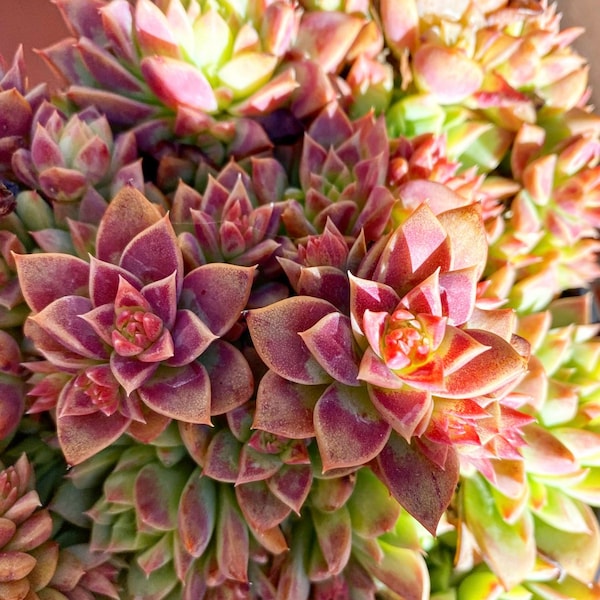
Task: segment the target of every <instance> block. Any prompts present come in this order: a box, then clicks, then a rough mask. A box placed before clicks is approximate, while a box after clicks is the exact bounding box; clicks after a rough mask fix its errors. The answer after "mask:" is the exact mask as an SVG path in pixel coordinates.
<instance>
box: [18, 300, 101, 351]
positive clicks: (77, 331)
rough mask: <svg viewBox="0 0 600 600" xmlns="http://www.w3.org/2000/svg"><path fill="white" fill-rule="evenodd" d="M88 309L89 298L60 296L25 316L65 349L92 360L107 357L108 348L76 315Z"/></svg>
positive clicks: (90, 306)
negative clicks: (41, 308)
mask: <svg viewBox="0 0 600 600" xmlns="http://www.w3.org/2000/svg"><path fill="white" fill-rule="evenodd" d="M91 308H92V303H91V302H90V299H89V298H84V297H83V296H64V297H62V298H58V299H57V300H55V301H54V302H52V303H51V304H49V305H48V306H46V307H45V308H44V309H43V310H42V311H40V312H39V313H37V314H35V315H33V316H31V317H29V318H30V320H31V321H33V322H34V323H35V324H36V325H37V326H38V327H40V328H41V329H42V330H43V331H45V332H46V333H47V334H48V335H50V336H51V337H52V338H54V339H55V340H56V341H57V342H58V343H59V344H61V345H62V346H63V347H64V348H65V349H66V350H67V351H68V352H74V353H76V354H79V355H80V356H82V357H85V358H91V359H95V360H106V359H108V356H109V355H108V351H107V348H106V346H105V344H104V343H103V342H102V340H101V339H100V338H99V337H98V336H97V335H96V332H95V331H94V330H93V328H92V327H91V326H90V324H89V323H87V322H86V321H85V320H84V319H80V318H79V316H80V315H84V314H85V313H87V312H88V311H89V310H90V309H91Z"/></svg>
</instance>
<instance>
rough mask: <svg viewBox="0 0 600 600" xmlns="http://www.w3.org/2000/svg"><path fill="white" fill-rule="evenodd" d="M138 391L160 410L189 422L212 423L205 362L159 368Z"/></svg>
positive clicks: (153, 406)
mask: <svg viewBox="0 0 600 600" xmlns="http://www.w3.org/2000/svg"><path fill="white" fill-rule="evenodd" d="M138 393H139V395H140V398H141V399H142V401H143V402H144V403H145V404H146V406H148V407H150V408H151V409H152V410H154V411H156V412H157V413H159V414H161V415H164V416H166V417H170V418H171V419H175V420H177V421H185V422H187V423H197V424H198V425H202V424H204V425H210V380H209V378H208V373H207V372H206V369H205V368H204V366H203V365H201V364H200V363H198V362H192V363H190V364H189V365H186V366H185V367H179V368H169V367H163V368H161V369H159V370H158V371H157V372H156V373H155V374H154V376H153V377H152V379H151V380H150V381H148V382H146V383H145V384H143V385H142V386H141V387H140V388H139V389H138Z"/></svg>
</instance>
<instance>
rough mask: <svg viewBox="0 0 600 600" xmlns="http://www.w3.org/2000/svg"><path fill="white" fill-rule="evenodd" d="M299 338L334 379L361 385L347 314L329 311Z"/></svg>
mask: <svg viewBox="0 0 600 600" xmlns="http://www.w3.org/2000/svg"><path fill="white" fill-rule="evenodd" d="M300 337H301V338H302V339H303V341H304V343H305V344H306V345H307V347H308V349H309V350H310V351H311V353H312V355H313V356H314V357H315V358H316V359H317V361H318V362H319V364H320V365H321V366H322V367H323V368H324V369H325V371H327V373H329V375H331V377H333V379H334V380H336V381H339V382H341V383H344V384H346V385H353V386H357V385H360V384H359V382H358V379H357V376H358V365H359V362H360V359H359V357H358V353H357V351H356V349H355V347H354V336H353V334H352V327H351V325H350V319H349V318H348V317H346V316H345V315H342V314H340V313H338V312H334V313H329V314H328V315H326V316H325V317H323V318H322V319H321V320H320V321H319V322H318V323H316V324H315V325H313V326H312V327H311V328H310V329H307V330H306V331H303V332H301V333H300Z"/></svg>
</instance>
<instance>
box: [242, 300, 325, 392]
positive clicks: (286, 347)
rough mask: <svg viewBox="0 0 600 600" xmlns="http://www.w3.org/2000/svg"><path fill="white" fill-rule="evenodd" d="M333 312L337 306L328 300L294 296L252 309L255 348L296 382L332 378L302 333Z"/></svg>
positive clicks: (268, 364)
mask: <svg viewBox="0 0 600 600" xmlns="http://www.w3.org/2000/svg"><path fill="white" fill-rule="evenodd" d="M333 312H337V311H336V310H335V307H334V306H333V305H331V304H329V302H326V301H325V300H321V299H319V298H310V297H308V296H295V297H292V298H287V299H285V300H281V301H279V302H276V303H275V304H271V305H269V306H266V307H264V308H258V309H255V310H251V311H250V312H249V313H248V316H247V322H248V327H249V330H250V335H251V337H252V341H253V342H254V347H255V348H256V351H257V352H258V354H259V355H260V357H261V358H262V360H263V361H264V363H265V364H266V365H267V366H268V367H269V368H270V369H272V370H273V371H275V372H276V373H277V374H278V375H280V376H282V377H284V378H285V379H289V380H290V381H293V382H295V383H303V384H307V385H316V384H321V383H327V382H328V381H330V377H329V375H328V374H327V373H326V371H324V370H323V368H322V367H321V366H320V365H319V363H318V362H317V361H316V360H315V358H314V357H313V356H312V355H311V353H310V351H309V349H308V348H307V346H306V344H305V343H304V341H303V340H302V338H301V337H300V335H299V333H300V332H302V331H306V330H307V329H309V328H310V327H312V326H313V325H315V323H317V322H318V321H319V320H320V319H321V318H323V317H324V316H325V315H327V314H330V313H333Z"/></svg>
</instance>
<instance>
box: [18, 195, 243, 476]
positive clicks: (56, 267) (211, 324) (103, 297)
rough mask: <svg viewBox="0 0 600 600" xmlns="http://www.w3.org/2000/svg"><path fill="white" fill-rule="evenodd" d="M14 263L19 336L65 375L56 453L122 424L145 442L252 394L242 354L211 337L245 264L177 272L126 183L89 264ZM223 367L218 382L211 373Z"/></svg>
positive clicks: (233, 308) (162, 231) (163, 224)
mask: <svg viewBox="0 0 600 600" xmlns="http://www.w3.org/2000/svg"><path fill="white" fill-rule="evenodd" d="M157 253H160V261H156V260H154V259H155V258H156V256H157ZM16 261H17V271H18V273H19V281H20V282H21V288H22V291H23V295H24V297H25V299H26V301H27V303H28V304H29V306H30V307H31V309H32V315H31V316H30V317H29V318H28V320H27V323H26V325H25V333H26V335H27V336H28V337H29V338H30V339H31V340H32V341H33V343H34V345H35V348H36V349H37V351H38V352H39V353H40V354H41V355H42V356H43V357H44V358H45V360H46V361H47V363H49V364H50V365H51V366H52V367H53V368H54V370H57V371H61V372H63V373H68V374H69V375H70V378H69V380H68V381H67V382H66V384H65V385H64V387H63V388H62V390H61V392H60V395H59V397H58V399H57V406H56V411H57V433H58V439H59V443H60V445H61V448H62V450H63V452H64V454H65V458H66V459H67V462H69V463H71V464H76V463H79V462H81V461H82V460H84V459H86V458H88V457H89V456H92V455H93V454H95V453H96V452H97V451H98V450H101V449H102V448H104V447H106V446H108V445H109V444H111V443H112V442H114V441H115V440H116V439H117V438H118V437H119V436H120V435H121V434H122V433H124V432H125V431H128V432H129V433H131V434H133V435H134V436H135V437H137V438H139V439H143V440H146V441H148V440H151V439H152V438H153V437H155V436H156V435H157V434H158V433H160V432H161V431H162V430H163V429H164V428H165V427H166V426H167V425H168V423H169V421H170V420H171V419H177V420H181V421H183V422H191V423H210V416H211V414H214V413H219V412H225V411H227V410H229V409H230V408H232V407H233V406H235V405H237V404H241V403H243V402H245V401H246V400H247V399H248V398H249V397H250V395H251V394H252V389H253V376H252V372H251V371H250V367H249V366H248V363H247V362H246V360H245V359H244V357H243V356H242V354H241V353H240V351H239V350H237V349H236V348H235V347H234V346H232V345H231V344H229V343H228V342H226V341H224V340H221V339H219V338H220V337H221V336H223V335H224V334H225V333H227V331H228V330H229V329H230V328H231V327H232V326H233V325H234V324H235V322H236V321H237V320H238V318H239V314H240V311H241V310H242V308H243V307H244V306H245V304H246V301H247V299H248V295H249V293H250V287H251V284H252V278H253V270H254V269H252V268H251V267H237V266H233V265H225V264H218V263H216V264H211V265H206V266H201V267H198V269H194V270H192V271H190V272H189V273H188V274H187V275H185V276H184V273H183V258H182V255H181V251H180V249H179V247H178V245H177V238H176V236H175V232H174V230H173V228H172V226H171V224H170V222H169V219H168V217H167V216H161V214H160V211H159V210H158V207H156V206H154V205H152V204H151V203H150V202H149V201H148V200H146V198H144V196H142V195H141V194H140V193H139V192H137V191H136V190H134V189H133V188H126V189H125V190H123V191H122V192H121V193H120V194H119V195H118V196H117V197H116V198H115V199H114V200H113V201H112V202H111V204H110V205H109V208H108V209H107V211H106V213H105V214H104V217H103V218H102V220H101V222H100V226H99V229H98V236H97V238H96V255H95V256H93V257H90V262H86V261H83V260H82V259H79V258H76V257H74V256H71V255H68V254H59V253H39V254H30V255H17V256H16ZM226 289H227V290H228V292H227V293H226V296H227V301H222V300H218V299H217V298H216V296H215V295H216V294H221V293H223V292H224V291H225V290H226ZM200 357H203V358H200ZM198 359H200V360H198ZM202 361H204V362H202ZM225 364H227V367H226V369H227V372H228V375H229V377H228V379H227V380H225V379H224V378H223V376H221V375H218V374H215V376H214V377H212V378H211V372H212V371H213V369H214V368H215V366H216V365H219V366H220V367H222V366H223V365H225Z"/></svg>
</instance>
